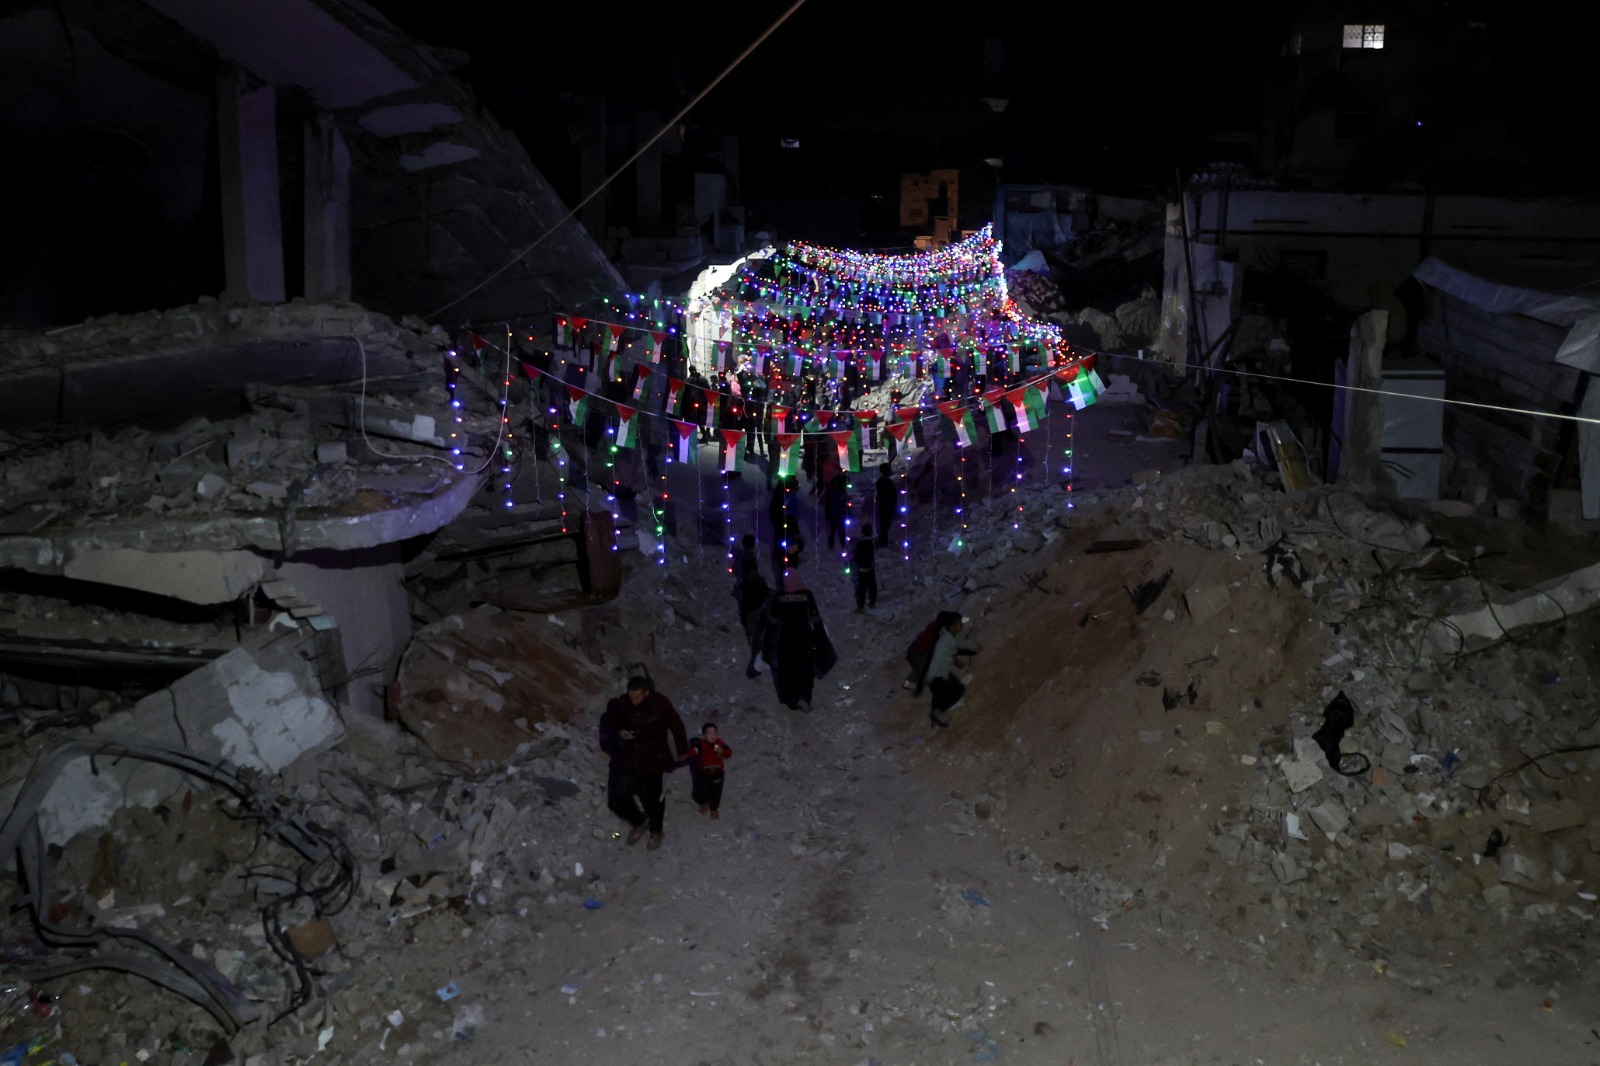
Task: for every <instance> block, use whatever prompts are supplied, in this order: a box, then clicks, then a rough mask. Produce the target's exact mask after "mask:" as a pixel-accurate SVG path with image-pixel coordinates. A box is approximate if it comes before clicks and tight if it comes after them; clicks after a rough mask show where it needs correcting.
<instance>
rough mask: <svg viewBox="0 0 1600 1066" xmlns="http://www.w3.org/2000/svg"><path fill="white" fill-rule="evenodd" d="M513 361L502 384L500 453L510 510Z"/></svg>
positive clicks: (513, 502)
mask: <svg viewBox="0 0 1600 1066" xmlns="http://www.w3.org/2000/svg"><path fill="white" fill-rule="evenodd" d="M511 348H512V338H511V330H510V329H509V328H508V329H507V330H506V352H507V353H508V354H509V353H510V351H511ZM510 404H511V360H510V359H509V358H508V359H507V360H506V368H505V380H504V381H502V382H501V389H500V451H501V455H500V458H501V465H500V477H501V481H502V482H503V484H504V486H505V488H504V490H503V495H504V496H505V505H506V508H507V509H508V510H509V509H511V508H513V507H515V506H516V500H515V499H514V498H513V497H512V480H513V475H512V471H513V470H515V469H516V455H517V453H516V449H515V446H514V444H513V440H512V435H511V406H510Z"/></svg>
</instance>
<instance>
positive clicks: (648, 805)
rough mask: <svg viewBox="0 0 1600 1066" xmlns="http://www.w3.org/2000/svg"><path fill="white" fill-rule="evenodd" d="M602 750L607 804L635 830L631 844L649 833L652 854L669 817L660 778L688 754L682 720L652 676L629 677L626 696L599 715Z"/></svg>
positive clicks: (629, 839)
mask: <svg viewBox="0 0 1600 1066" xmlns="http://www.w3.org/2000/svg"><path fill="white" fill-rule="evenodd" d="M669 737H670V739H671V740H672V741H673V742H674V743H675V744H676V746H677V755H676V756H674V755H673V750H672V749H671V748H668V746H667V741H668V738H669ZM600 750H601V751H604V752H605V753H606V754H607V755H609V756H611V774H610V777H609V778H608V779H607V781H606V806H608V807H610V808H611V812H612V813H613V814H615V815H616V816H617V817H618V818H621V819H622V820H623V821H625V822H627V823H628V824H629V825H630V826H632V827H633V828H632V829H630V830H629V832H628V843H630V844H637V843H639V841H640V840H641V839H642V838H643V837H644V834H645V832H646V830H648V831H649V833H650V843H649V844H648V845H646V846H647V847H648V848H649V849H650V850H651V851H654V850H655V849H656V848H659V847H660V846H661V832H662V823H663V819H664V818H665V816H666V813H667V801H666V798H665V797H664V796H663V794H662V790H661V776H662V775H663V774H665V773H666V772H667V771H669V770H671V769H672V768H673V767H674V766H675V765H677V764H678V763H680V762H682V761H683V760H684V759H685V758H687V757H688V754H689V738H688V734H687V733H686V732H685V730H684V728H683V719H682V718H680V717H679V716H678V711H677V708H675V707H673V706H672V701H671V700H669V699H667V698H666V697H665V696H663V695H661V693H659V692H657V691H656V690H655V686H654V685H653V684H651V682H650V679H649V678H648V677H630V678H628V691H627V692H626V694H624V695H621V696H617V697H616V698H614V699H613V700H611V702H610V703H608V704H606V710H605V713H604V714H602V715H601V716H600ZM641 805H642V809H641Z"/></svg>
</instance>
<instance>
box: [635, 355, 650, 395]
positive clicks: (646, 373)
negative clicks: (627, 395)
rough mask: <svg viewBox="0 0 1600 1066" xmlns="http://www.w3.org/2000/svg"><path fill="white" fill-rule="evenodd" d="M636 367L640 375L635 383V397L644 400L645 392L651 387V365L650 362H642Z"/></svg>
mask: <svg viewBox="0 0 1600 1066" xmlns="http://www.w3.org/2000/svg"><path fill="white" fill-rule="evenodd" d="M634 369H636V370H637V371H638V372H639V375H638V378H637V380H635V381H634V383H633V398H634V399H635V400H642V399H644V394H645V393H646V392H647V391H649V389H650V366H649V364H648V363H640V364H639V365H638V366H637V367H635V368H634Z"/></svg>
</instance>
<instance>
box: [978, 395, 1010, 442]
mask: <svg viewBox="0 0 1600 1066" xmlns="http://www.w3.org/2000/svg"><path fill="white" fill-rule="evenodd" d="M1004 398H1005V390H1004V389H990V390H988V391H987V392H985V393H984V394H983V409H984V413H985V414H986V415H988V417H989V432H990V433H999V432H1001V431H1002V430H1004V429H1005V428H1006V412H1005V409H1004V408H1002V407H1001V406H1000V401H1001V400H1002V399H1004Z"/></svg>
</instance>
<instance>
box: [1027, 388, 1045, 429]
mask: <svg viewBox="0 0 1600 1066" xmlns="http://www.w3.org/2000/svg"><path fill="white" fill-rule="evenodd" d="M1022 402H1023V403H1025V404H1027V405H1028V416H1029V418H1030V419H1031V420H1032V422H1033V426H1034V428H1035V429H1037V428H1039V426H1041V425H1043V424H1044V420H1045V419H1046V418H1048V417H1049V415H1050V408H1049V406H1048V401H1047V400H1046V399H1045V395H1044V390H1043V389H1041V388H1038V387H1037V386H1030V387H1029V388H1026V389H1023V390H1022Z"/></svg>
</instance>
